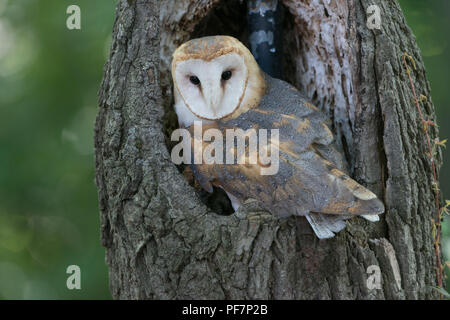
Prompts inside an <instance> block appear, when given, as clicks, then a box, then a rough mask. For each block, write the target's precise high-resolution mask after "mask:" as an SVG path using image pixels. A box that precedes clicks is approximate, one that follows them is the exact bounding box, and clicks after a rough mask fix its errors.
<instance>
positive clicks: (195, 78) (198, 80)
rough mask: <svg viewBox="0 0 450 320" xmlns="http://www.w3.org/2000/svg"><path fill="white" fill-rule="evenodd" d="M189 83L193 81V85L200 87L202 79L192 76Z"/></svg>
mask: <svg viewBox="0 0 450 320" xmlns="http://www.w3.org/2000/svg"><path fill="white" fill-rule="evenodd" d="M189 81H191V83H192V84H194V85H196V86H198V85H199V84H200V79H199V78H197V77H196V76H190V78H189Z"/></svg>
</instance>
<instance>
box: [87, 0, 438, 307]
mask: <svg viewBox="0 0 450 320" xmlns="http://www.w3.org/2000/svg"><path fill="white" fill-rule="evenodd" d="M245 2H246V1H239V0H231V1H224V0H222V1H219V0H204V1H194V0H168V1H157V0H148V1H144V0H128V1H126V0H121V1H119V3H118V6H117V11H116V21H115V25H114V32H113V40H112V45H111V53H110V57H109V60H108V62H107V64H106V67H105V74H104V80H103V83H102V86H101V89H100V93H99V104H100V108H99V113H98V117H97V121H96V126H95V155H96V182H97V186H98V190H99V203H100V215H101V231H102V244H103V245H104V246H105V247H106V261H107V264H108V265H109V268H110V269H109V270H110V271H109V273H110V288H111V293H112V296H113V297H114V298H116V299H432V298H438V297H439V296H438V294H437V293H436V292H435V291H434V290H432V289H431V288H430V287H431V286H436V281H437V280H436V278H437V276H436V274H437V271H436V270H437V269H436V265H437V262H436V259H437V256H436V254H435V249H434V244H433V222H432V219H436V207H435V198H434V192H433V178H432V171H431V164H430V160H429V158H428V157H427V155H426V153H427V144H426V137H425V134H424V131H423V125H422V123H421V122H420V120H419V116H418V113H417V110H416V106H415V103H414V100H413V94H412V90H411V87H410V83H409V79H408V74H407V72H406V69H405V66H404V64H403V60H402V55H403V54H404V53H405V52H407V53H408V54H409V55H410V56H412V57H413V59H414V61H415V63H416V66H417V69H416V70H414V69H413V68H412V67H411V69H412V73H411V76H412V79H413V82H414V85H415V89H416V91H417V94H418V95H420V94H422V95H424V96H426V97H427V98H428V99H427V100H426V102H424V103H423V105H422V110H423V111H422V112H423V113H424V116H425V118H426V119H427V120H434V117H435V116H434V107H433V105H432V102H431V98H430V87H429V84H428V82H427V80H426V75H425V68H424V65H423V62H422V59H421V55H420V51H419V49H418V47H417V44H416V41H415V37H414V35H413V34H412V33H411V30H410V29H409V28H408V27H407V25H406V22H405V19H404V17H403V14H402V11H401V9H400V7H399V5H398V4H397V3H396V1H394V0H389V1H386V0H335V1H325V0H318V1H313V2H312V1H308V0H283V1H282V4H283V5H284V6H283V7H284V24H285V31H284V32H283V34H284V39H283V43H284V46H285V48H284V59H283V60H284V69H285V70H284V74H285V78H286V79H285V80H287V81H289V82H291V83H292V84H293V85H295V86H296V87H297V88H298V89H299V90H300V91H301V92H303V93H304V94H305V95H306V96H308V97H310V99H311V100H312V101H313V102H314V103H315V104H316V105H317V106H319V107H320V108H321V109H322V110H323V111H324V112H326V113H327V114H328V115H329V116H330V119H331V120H332V122H333V130H334V132H335V133H336V137H337V141H338V143H339V144H340V145H341V147H342V148H343V150H344V151H345V154H346V157H347V160H348V163H349V167H350V169H351V173H352V176H353V177H354V178H355V179H356V180H357V181H358V182H360V183H361V184H363V185H365V186H367V187H368V188H369V189H371V190H372V191H374V192H375V193H376V194H377V195H378V196H379V197H380V199H382V200H383V201H384V203H385V206H386V213H385V214H384V215H383V216H382V221H381V222H378V223H370V222H366V221H364V220H363V219H360V218H355V219H352V220H350V222H349V224H348V226H347V228H346V229H345V230H343V231H342V232H340V233H339V234H338V235H337V236H336V237H335V238H332V239H329V240H318V239H317V238H316V237H315V235H314V234H313V232H312V230H311V228H310V227H309V225H308V224H307V223H306V220H305V219H304V218H303V217H291V218H288V219H278V218H275V217H273V216H271V215H268V214H265V213H264V212H261V210H260V209H258V206H257V205H255V204H249V205H246V206H244V207H242V208H241V209H239V210H238V212H236V213H234V214H232V215H227V216H226V215H219V214H217V213H215V212H213V210H212V209H211V208H209V207H208V206H206V205H205V204H204V203H203V202H202V201H201V200H200V199H199V196H198V194H197V192H196V190H195V189H194V188H193V187H191V186H190V185H189V184H188V182H187V181H186V179H185V178H184V177H183V175H182V174H181V173H180V172H179V170H178V169H177V167H176V166H175V165H174V164H173V163H172V162H171V158H170V150H169V148H170V146H169V142H168V136H169V133H170V132H171V130H173V128H175V127H176V117H175V115H174V111H173V108H172V103H173V97H172V87H171V86H172V84H171V75H170V72H169V70H170V62H171V54H172V52H173V51H174V49H175V48H176V47H177V46H178V45H180V44H181V43H183V42H185V41H187V40H189V39H190V38H195V37H199V36H204V35H209V34H229V35H233V36H235V37H238V38H240V39H241V40H242V41H243V42H244V43H246V38H247V37H248V32H247V29H246V28H247V27H246V24H245V23H244V21H245V19H246V3H245ZM313 3H314V4H313ZM373 4H375V5H378V6H379V8H380V9H381V30H369V29H368V28H367V26H366V23H367V18H368V15H366V9H367V7H368V6H370V5H373ZM430 130H431V133H430V134H431V139H432V140H433V139H434V138H435V137H436V136H437V129H436V128H435V127H431V128H430ZM437 158H438V159H437V163H438V164H439V162H440V154H438V155H437ZM371 265H375V266H378V267H379V268H380V270H381V278H382V279H381V288H378V289H377V288H371V287H370V286H368V285H367V279H368V277H369V276H370V274H369V273H367V272H368V270H367V269H368V267H369V266H371Z"/></svg>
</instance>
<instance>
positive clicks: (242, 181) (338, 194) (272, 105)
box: [192, 79, 384, 238]
mask: <svg viewBox="0 0 450 320" xmlns="http://www.w3.org/2000/svg"><path fill="white" fill-rule="evenodd" d="M268 80H269V81H268V92H267V93H266V95H265V96H264V97H263V99H262V100H261V103H260V105H259V106H258V107H257V108H254V109H250V110H249V111H247V112H246V113H244V114H242V115H240V116H239V117H238V118H236V119H230V120H227V121H225V120H223V121H219V122H218V123H217V124H216V128H217V129H219V130H220V131H221V132H222V133H223V136H224V137H225V136H226V130H227V129H228V130H234V129H237V128H240V129H242V130H244V132H245V130H248V129H252V128H253V129H256V130H259V129H267V130H268V131H270V130H273V129H278V132H279V139H278V141H274V140H272V139H269V141H270V143H269V145H270V147H269V149H270V148H274V149H272V150H275V149H276V150H278V152H279V169H278V172H277V173H276V174H274V175H261V170H262V169H263V168H265V167H267V166H264V165H263V164H261V163H260V162H258V163H256V164H193V165H192V169H193V172H194V175H195V177H196V179H197V180H198V181H199V183H200V184H201V185H202V186H203V187H204V188H205V189H206V190H211V189H212V186H213V185H214V186H219V187H221V188H223V189H224V190H225V191H227V192H228V193H230V194H232V195H233V196H234V197H236V198H237V199H239V200H240V201H245V200H247V199H249V198H253V199H256V200H259V201H261V203H262V204H263V205H264V207H265V208H266V209H267V210H268V211H270V212H271V213H273V214H275V215H278V216H289V215H303V216H307V219H308V221H309V222H310V224H311V226H312V227H313V229H314V231H315V232H316V234H317V235H318V236H319V237H320V238H328V237H331V236H333V235H334V234H333V232H337V231H339V230H341V229H342V228H343V227H344V226H345V222H344V221H342V218H344V217H349V216H354V215H377V214H381V213H383V212H384V206H383V203H382V202H381V201H380V200H379V199H377V197H376V196H375V194H373V193H372V192H371V191H369V190H368V189H366V188H364V187H363V186H361V185H360V184H358V183H357V182H356V181H354V180H353V179H351V178H350V177H349V176H348V175H347V174H346V173H345V167H344V162H343V160H342V156H341V154H340V153H339V152H338V151H337V150H336V149H335V148H334V147H333V135H332V133H331V131H330V130H329V128H328V126H327V124H326V123H327V119H326V117H325V116H324V114H322V113H321V112H320V111H319V110H317V108H316V107H315V106H313V105H312V104H310V103H308V102H307V101H306V100H305V99H304V98H303V97H302V96H301V95H300V94H299V93H298V91H297V90H296V89H295V88H293V87H291V86H290V85H288V84H287V83H285V82H282V81H280V80H275V79H268ZM236 133H237V132H236V131H235V134H236ZM258 138H259V139H260V138H261V137H260V136H259V137H258ZM260 141H261V139H260ZM202 143H203V145H204V146H203V150H204V149H205V148H206V147H207V146H208V144H209V143H208V142H204V141H203V142H202ZM224 145H225V144H224ZM259 147H260V146H259ZM319 213H320V214H326V215H319ZM337 216H338V217H337Z"/></svg>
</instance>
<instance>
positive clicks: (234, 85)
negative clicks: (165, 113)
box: [175, 53, 248, 120]
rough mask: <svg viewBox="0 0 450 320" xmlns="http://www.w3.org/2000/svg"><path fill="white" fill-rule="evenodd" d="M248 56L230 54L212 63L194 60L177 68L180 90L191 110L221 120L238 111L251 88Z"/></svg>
mask: <svg viewBox="0 0 450 320" xmlns="http://www.w3.org/2000/svg"><path fill="white" fill-rule="evenodd" d="M247 77H248V70H247V67H246V65H245V61H244V57H242V56H240V55H238V54H236V53H228V54H224V55H222V56H219V57H217V58H214V59H212V60H211V61H205V60H202V59H190V60H185V61H180V62H178V63H177V65H176V68H175V78H176V85H177V89H178V91H179V93H180V95H181V97H182V99H183V100H184V103H185V104H186V106H187V107H188V108H189V110H190V111H191V112H192V113H194V114H195V115H196V116H197V117H199V118H202V119H207V120H216V119H221V118H223V117H225V116H227V115H229V114H231V113H232V112H233V111H234V110H236V109H237V108H238V107H239V105H240V103H241V101H242V98H243V96H244V93H245V90H246V87H247Z"/></svg>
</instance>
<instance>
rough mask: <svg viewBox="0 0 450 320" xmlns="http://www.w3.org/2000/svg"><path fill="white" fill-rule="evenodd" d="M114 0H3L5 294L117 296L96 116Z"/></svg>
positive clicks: (1, 242) (0, 261)
mask: <svg viewBox="0 0 450 320" xmlns="http://www.w3.org/2000/svg"><path fill="white" fill-rule="evenodd" d="M74 3H76V4H77V5H79V6H80V7H81V22H82V25H81V30H68V29H67V28H66V19H67V17H68V15H67V14H66V9H67V7H68V6H69V5H70V4H74ZM115 3H116V2H115V1H111V0H109V1H107V0H102V1H89V0H84V1H62V0H58V1H41V0H40V1H37V0H26V1H24V0H21V1H17V0H14V1H12V0H10V1H5V0H0V146H1V148H0V168H1V170H0V298H4V299H22V298H30V299H34V298H41V299H69V298H70V299H78V298H83V299H84V298H92V299H95V298H110V294H109V291H108V274H107V267H106V265H105V252H104V249H103V247H102V246H101V245H100V235H99V227H100V225H99V214H98V205H97V190H96V187H95V184H94V160H93V124H94V120H95V115H96V111H97V91H98V88H99V86H100V82H101V78H102V74H103V66H104V63H105V61H106V55H107V52H108V49H109V43H110V38H111V30H112V25H113V22H114V10H115ZM71 264H76V265H79V266H80V268H81V290H68V289H67V288H66V279H67V277H68V274H66V268H67V266H69V265H71Z"/></svg>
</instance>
